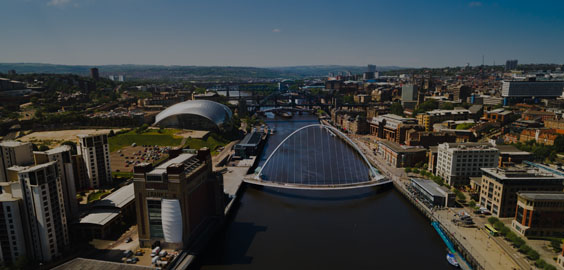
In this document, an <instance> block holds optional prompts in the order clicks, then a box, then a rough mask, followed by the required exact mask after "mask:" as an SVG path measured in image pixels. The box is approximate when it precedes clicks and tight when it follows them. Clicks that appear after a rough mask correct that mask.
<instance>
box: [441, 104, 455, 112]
mask: <svg viewBox="0 0 564 270" xmlns="http://www.w3.org/2000/svg"><path fill="white" fill-rule="evenodd" d="M439 108H440V109H441V110H454V104H452V103H450V102H443V103H442V104H441V106H439Z"/></svg>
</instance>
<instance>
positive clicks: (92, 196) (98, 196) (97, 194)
mask: <svg viewBox="0 0 564 270" xmlns="http://www.w3.org/2000/svg"><path fill="white" fill-rule="evenodd" d="M108 194H110V192H109V191H103V190H100V191H98V192H92V193H90V194H88V203H91V202H93V201H97V200H99V199H102V198H103V197H105V196H106V195H108Z"/></svg>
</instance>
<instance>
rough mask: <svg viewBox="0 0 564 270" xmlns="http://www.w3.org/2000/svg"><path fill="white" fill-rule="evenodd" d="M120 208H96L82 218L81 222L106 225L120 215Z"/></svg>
mask: <svg viewBox="0 0 564 270" xmlns="http://www.w3.org/2000/svg"><path fill="white" fill-rule="evenodd" d="M119 212H120V210H119V209H95V210H93V211H92V212H90V213H89V214H88V215H86V216H85V217H83V218H81V219H80V224H95V225H100V226H104V225H106V224H107V223H108V222H110V221H112V219H114V218H116V217H117V216H118V215H119Z"/></svg>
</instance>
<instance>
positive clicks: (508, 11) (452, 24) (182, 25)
mask: <svg viewBox="0 0 564 270" xmlns="http://www.w3.org/2000/svg"><path fill="white" fill-rule="evenodd" d="M563 14H564V1H562V0H555V1H542V0H539V1H520V0H500V1H495V2H494V1H464V0H441V1H421V0H405V1H401V0H396V1H391V0H390V1H380V0H348V1H346V0H341V1H334V0H324V1H322V0H284V1H278V0H197V1H196V0H2V4H1V8H0V37H1V38H0V62H41V63H55V64H81V65H102V64H162V65H207V66H210V65H221V66H225V65H231V66H290V65H326V64H339V65H341V64H343V65H366V64H376V65H380V66H384V65H397V66H411V67H422V66H426V67H443V66H462V65H465V64H466V63H470V64H471V65H478V64H481V61H482V55H484V56H485V62H486V64H492V63H493V61H494V60H495V62H496V64H500V63H504V62H505V60H507V59H513V58H516V59H519V61H520V63H560V64H561V63H564V15H563Z"/></svg>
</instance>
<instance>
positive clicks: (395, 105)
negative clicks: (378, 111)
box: [390, 102, 403, 116]
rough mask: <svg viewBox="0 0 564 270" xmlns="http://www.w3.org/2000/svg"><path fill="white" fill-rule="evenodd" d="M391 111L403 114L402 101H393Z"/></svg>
mask: <svg viewBox="0 0 564 270" xmlns="http://www.w3.org/2000/svg"><path fill="white" fill-rule="evenodd" d="M390 113H391V114H395V115H399V116H403V107H402V106H401V103H399V102H394V103H392V106H390Z"/></svg>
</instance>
